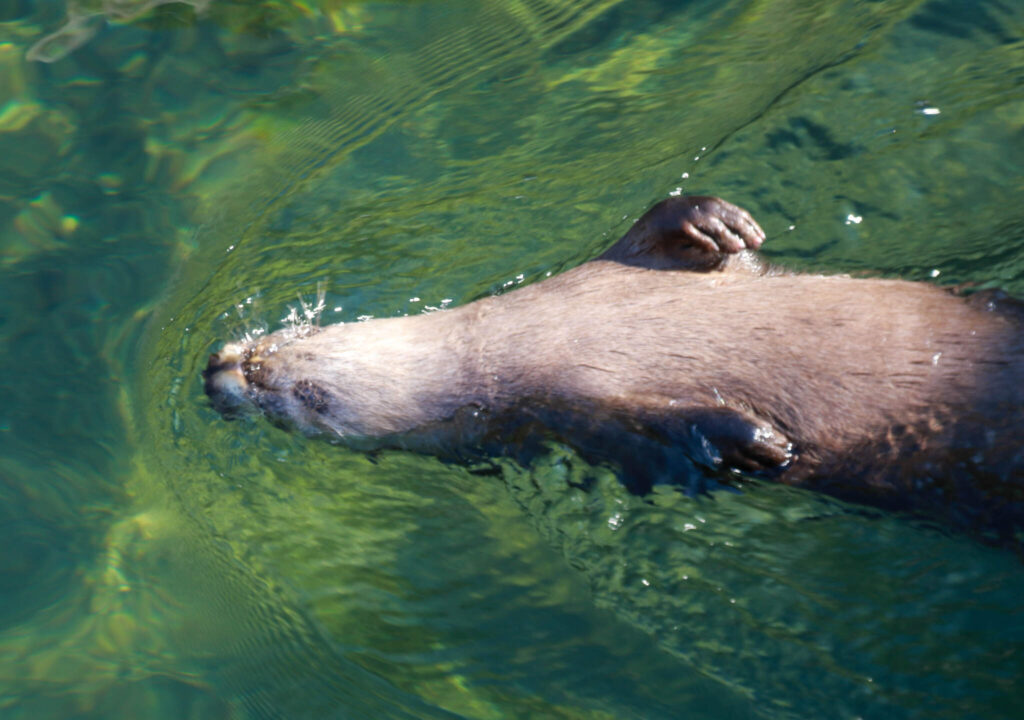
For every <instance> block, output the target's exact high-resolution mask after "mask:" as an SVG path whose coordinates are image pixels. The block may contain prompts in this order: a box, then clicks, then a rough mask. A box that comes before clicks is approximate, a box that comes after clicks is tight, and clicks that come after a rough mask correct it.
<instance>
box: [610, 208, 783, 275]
mask: <svg viewBox="0 0 1024 720" xmlns="http://www.w3.org/2000/svg"><path fill="white" fill-rule="evenodd" d="M764 240H765V234H764V230H762V229H761V227H760V226H759V225H758V224H757V223H756V222H755V221H754V218H752V217H751V216H750V213H748V212H747V211H746V210H744V209H743V208H741V207H737V206H736V205H733V204H732V203H729V202H726V201H725V200H722V199H720V198H716V197H709V196H688V197H670V198H666V199H665V200H662V201H661V202H660V203H658V204H657V205H655V206H654V207H652V208H651V209H650V210H648V211H647V212H646V213H644V215H643V216H642V217H641V218H640V219H639V220H637V221H636V224H634V225H633V227H632V228H630V230H629V232H627V233H626V234H625V235H624V236H623V237H622V238H621V239H620V240H619V241H618V242H617V243H615V245H613V246H612V247H611V248H610V249H609V250H608V251H607V252H605V253H604V254H603V255H601V256H600V258H599V259H602V260H614V261H616V262H621V263H624V264H626V265H638V266H642V267H648V268H651V269H669V268H678V269H690V270H711V269H721V268H722V267H724V265H725V262H726V261H727V259H728V257H729V256H730V255H735V254H737V253H739V252H742V251H743V250H756V249H758V248H759V247H761V244H762V243H763V242H764Z"/></svg>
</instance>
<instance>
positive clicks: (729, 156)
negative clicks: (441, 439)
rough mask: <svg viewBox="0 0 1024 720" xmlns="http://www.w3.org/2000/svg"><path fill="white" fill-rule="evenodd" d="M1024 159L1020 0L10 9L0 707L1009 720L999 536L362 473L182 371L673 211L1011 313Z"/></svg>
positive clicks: (412, 471) (1020, 281) (364, 467)
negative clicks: (976, 296)
mask: <svg viewBox="0 0 1024 720" xmlns="http://www.w3.org/2000/svg"><path fill="white" fill-rule="evenodd" d="M104 13H106V15H104ZM1022 170H1024V6H1022V5H1021V3H1019V2H1016V1H1015V0H973V1H968V0H933V1H931V2H922V1H920V0H915V1H911V0H903V1H898V0H892V1H889V2H868V1H866V0H861V1H854V0H848V1H841V0H817V1H813V0H803V1H798V0H750V1H747V2H740V1H739V0H732V1H731V2H711V1H710V0H705V1H693V2H655V1H653V0H630V1H629V2H615V1H614V0H580V1H578V2H569V1H568V0H501V1H495V2H491V3H481V2H469V1H455V0H452V1H449V2H440V1H432V0H418V1H415V2H414V1H411V0H410V1H408V2H393V3H374V2H367V3H357V2H342V1H341V0H336V1H334V2H331V1H330V0H324V1H323V2H321V3H319V4H317V3H314V2H312V0H307V1H306V2H300V1H299V0H293V1H292V2H285V1H284V0H278V1H277V2H270V1H268V2H262V3H258V4H257V3H243V2H228V1H227V0H210V2H207V3H203V2H192V3H178V2H167V3H148V2H144V1H143V0H138V1H133V0H116V2H113V1H111V2H106V3H104V2H101V1H100V0H79V2H73V3H72V2H69V3H68V4H67V5H65V4H64V3H60V2H31V1H30V0H0V171H2V172H0V290H2V292H0V355H2V363H0V366H2V367H3V368H4V369H5V373H4V374H3V376H2V377H0V393H2V395H0V396H2V398H3V401H2V402H0V716H2V717H3V718H4V719H5V720H6V719H7V718H12V719H18V720H20V719H21V718H33V719H35V718H40V717H55V718H71V717H73V718H89V719H92V718H143V717H144V718H169V719H170V718H174V719H177V718H203V719H205V718H327V717H338V718H348V717H352V718H446V717H468V718H487V719H490V718H518V717H521V718H538V717H543V718H549V717H550V718H600V719H604V718H754V717H756V718H822V717H829V718H833V717H838V718H856V717H862V718H950V719H957V720H959V719H962V718H1013V717H1020V716H1021V713H1022V710H1021V708H1024V691H1022V690H1021V689H1020V680H1021V678H1024V600H1022V599H1021V598H1024V571H1022V565H1021V561H1020V558H1019V557H1017V556H1016V555H1014V554H1013V553H1012V552H1010V551H1007V550H999V549H993V548H988V547H985V546H982V545H980V544H978V543H977V542H975V541H973V540H971V539H969V538H965V537H962V536H959V535H956V534H952V533H948V532H946V531H945V530H944V529H942V528H936V527H931V526H929V525H928V524H926V523H922V522H920V521H916V520H912V519H909V518H904V517H893V516H889V515H886V514H884V513H879V512H874V511H868V510H864V509H862V508H855V507H851V506H844V505H842V504H840V503H837V502H835V501H832V500H829V499H827V498H823V497H819V496H816V495H813V494H810V493H806V492H800V491H796V490H793V489H789V488H784V487H778V486H773V485H749V486H748V487H747V488H745V490H744V491H743V492H742V493H719V494H716V495H715V496H713V497H702V498H690V497H686V496H684V495H682V494H680V493H678V492H675V491H672V490H670V489H668V488H661V489H659V490H658V491H657V492H655V493H654V494H653V495H652V496H650V497H648V498H637V497H632V496H630V495H629V494H628V493H627V492H626V491H625V490H624V489H623V487H622V485H621V484H620V482H619V481H618V479H616V478H615V477H614V476H613V475H612V474H611V473H610V472H609V471H608V470H606V469H601V468H590V467H587V466H586V465H585V464H584V463H582V462H581V461H580V460H579V459H578V458H576V457H574V456H572V455H571V454H570V453H569V452H568V451H567V450H564V449H561V448H553V449H552V452H551V454H550V456H549V457H546V458H545V459H543V460H542V461H540V462H538V464H537V465H536V466H535V467H531V468H529V469H524V468H517V467H514V466H512V465H511V464H508V465H507V467H505V471H504V473H503V474H501V475H499V476H480V475H474V474H473V473H471V472H470V470H469V469H467V468H462V467H458V466H452V465H445V464H442V463H440V462H439V461H437V460H434V459H432V458H428V457H421V456H417V455H412V454H407V453H398V452H388V453H381V454H379V455H377V456H374V457H368V456H366V455H364V454H361V453H358V452H354V451H351V450H347V449H345V448H342V447H337V446H333V445H330V444H328V443H326V442H323V441H311V440H308V439H305V438H303V437H296V436H294V435H291V434H288V433H286V432H284V431H281V430H278V429H276V428H274V427H272V426H270V425H269V424H268V423H265V422H260V421H250V422H233V423H226V422H224V421H222V420H221V419H220V418H219V417H218V416H217V415H216V414H215V413H214V412H213V411H212V410H211V409H210V408H209V407H207V405H206V403H205V401H204V398H203V396H202V388H201V381H200V378H199V371H200V369H201V368H202V366H203V364H204V362H205V357H206V354H207V353H208V352H209V351H210V350H211V349H213V348H215V347H216V346H217V343H218V342H220V341H222V340H223V339H226V338H237V337H240V336H241V335H242V334H244V333H246V332H258V331H260V330H263V329H274V328H277V327H279V326H280V325H281V323H282V319H283V318H284V317H286V316H287V315H288V314H289V312H290V308H297V309H298V310H299V311H301V309H302V306H301V302H300V299H299V298H300V297H301V298H302V299H303V300H302V301H304V302H305V303H307V304H310V303H314V302H315V298H316V295H317V292H318V289H322V290H323V292H324V293H325V298H324V299H325V308H326V309H325V311H324V313H323V321H324V322H334V321H339V320H344V321H350V320H355V319H356V318H358V317H360V316H364V315H372V316H377V317H382V316H389V315H395V314H401V313H415V312H421V311H423V310H424V309H425V308H428V307H443V306H447V305H452V304H459V303H463V302H467V301H469V300H471V299H473V298H475V297H479V296H480V295H484V294H487V293H491V292H496V291H500V290H502V289H507V288H511V287H514V286H515V285H516V284H519V283H524V282H530V281H533V280H536V279H539V278H542V277H544V275H545V274H546V273H549V272H552V273H553V272H557V271H558V270H560V269H563V268H565V267H570V266H572V265H575V264H578V263H580V262H582V261H584V260H586V259H587V258H589V257H592V256H593V255H594V254H596V253H597V252H598V251H599V250H600V249H602V248H604V247H606V246H607V245H608V243H609V242H610V241H611V240H612V239H614V238H615V237H617V236H618V235H619V234H620V233H621V232H622V231H623V230H624V228H626V227H628V223H629V221H630V219H631V218H633V217H635V216H636V215H637V214H638V213H640V212H642V211H643V210H644V209H645V208H646V207H647V206H648V205H649V204H650V203H652V202H653V201H654V200H656V199H658V198H660V197H662V196H664V195H666V194H667V193H668V192H670V191H673V190H675V189H676V188H679V187H681V188H682V189H683V190H684V191H686V192H695V193H696V192H713V193H715V194H719V195H722V196H724V197H726V198H728V199H730V200H733V201H735V202H737V203H739V204H741V205H744V206H746V207H748V208H749V209H750V210H751V211H752V212H753V214H754V215H755V216H756V217H757V218H759V219H760V221H761V223H762V225H763V226H764V227H765V229H766V230H767V232H768V235H769V241H768V245H767V249H766V251H767V254H768V255H769V256H770V257H771V258H772V259H773V260H775V261H778V262H781V263H785V264H787V265H789V266H791V267H796V268H799V269H807V270H811V269H824V270H827V271H830V272H854V273H862V272H868V273H872V274H885V275H898V276H902V277H907V278H912V279H922V280H933V281H935V282H940V283H950V284H953V283H961V282H972V283H976V284H979V285H983V286H998V287H1002V288H1005V289H1008V290H1010V291H1011V292H1014V293H1016V294H1018V295H1024V203H1022V202H1021V198H1022V197H1024V193H1022V191H1024V172H1022ZM766 302H770V298H766ZM859 351H860V350H859V348H853V347H851V348H850V352H859ZM581 481H586V482H581ZM579 485H586V486H589V489H588V490H586V491H584V490H581V489H579V487H577V486H579Z"/></svg>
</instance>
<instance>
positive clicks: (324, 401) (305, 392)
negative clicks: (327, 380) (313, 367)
mask: <svg viewBox="0 0 1024 720" xmlns="http://www.w3.org/2000/svg"><path fill="white" fill-rule="evenodd" d="M292 396H293V397H294V398H295V399H296V400H298V401H299V402H300V403H302V404H303V406H305V407H306V408H307V409H309V410H312V411H314V412H316V413H318V414H320V415H323V414H324V413H325V412H327V410H328V409H329V406H330V400H331V394H330V393H329V392H327V391H326V390H324V389H323V388H322V387H320V386H319V385H317V384H316V383H314V382H312V381H310V380H299V381H298V382H297V383H295V384H294V385H292Z"/></svg>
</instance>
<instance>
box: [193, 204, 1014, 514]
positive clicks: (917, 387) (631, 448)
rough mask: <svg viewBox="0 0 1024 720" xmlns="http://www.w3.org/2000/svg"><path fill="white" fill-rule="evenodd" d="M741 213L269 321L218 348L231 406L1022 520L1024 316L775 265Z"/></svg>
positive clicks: (653, 219) (220, 399)
mask: <svg viewBox="0 0 1024 720" xmlns="http://www.w3.org/2000/svg"><path fill="white" fill-rule="evenodd" d="M764 239H765V235H764V232H763V231H762V230H761V228H760V227H759V226H758V225H757V223H756V222H755V221H754V220H753V218H751V216H750V215H749V214H748V213H747V212H746V211H745V210H742V209H741V208H738V207H736V206H735V205H732V204H730V203H727V202H725V201H723V200H720V199H718V198H713V197H670V198H668V199H666V200H663V201H662V202H660V203H658V204H657V205H655V206H654V207H653V208H651V209H650V210H649V211H648V212H647V213H646V214H645V215H644V216H643V217H641V218H640V220H638V221H637V222H636V223H635V224H634V225H633V226H632V228H630V230H629V231H628V232H627V233H626V234H625V235H624V236H623V237H622V238H621V239H620V240H619V241H618V242H616V243H615V245H613V246H612V247H611V248H610V249H609V250H607V251H606V252H605V253H603V254H602V255H600V256H599V257H597V258H596V259H594V260H592V261H590V262H587V263H584V264H583V265H581V266H579V267H577V268H575V269H573V270H570V271H568V272H565V273H562V274H560V275H558V276H555V277H552V278H550V279H547V280H544V281H543V282H539V283H536V284H534V285H531V286H527V287H524V288H522V289H518V290H516V291H514V292H510V293H508V294H505V295H500V296H495V297H487V298H484V299H481V300H477V301H476V302H473V303H470V304H468V305H465V306H462V307H458V308H455V309H451V310H446V311H443V312H435V313H431V314H425V315H417V316H414V317H401V318H389V319H379V320H371V321H368V322H360V323H349V324H339V325H333V326H330V327H326V328H322V329H321V328H311V329H306V330H305V331H298V330H295V329H289V330H282V331H278V332H276V333H273V334H271V335H268V336H266V337H263V338H260V339H259V340H258V341H256V342H254V343H250V344H245V343H230V344H227V345H225V346H224V347H223V349H222V350H221V351H220V352H219V353H215V354H213V355H211V356H210V359H209V364H208V366H207V368H206V370H205V371H204V373H203V376H204V378H205V388H206V393H207V394H208V395H209V396H210V398H211V400H212V402H213V405H214V407H216V408H217V409H219V410H220V411H221V412H223V413H225V414H226V415H229V416H230V415H231V414H232V413H234V412H237V411H238V410H239V409H240V408H241V407H243V406H245V405H255V406H257V407H259V408H260V409H262V410H263V412H265V413H266V414H267V415H269V416H271V417H272V418H274V419H277V420H279V421H284V422H287V423H288V424H291V425H294V426H297V427H299V428H302V429H303V430H305V431H307V432H310V431H314V432H315V431H320V432H324V433H327V434H329V435H330V436H332V437H340V438H344V439H345V440H346V441H348V442H354V443H356V444H359V443H362V442H366V441H367V440H373V441H374V443H375V444H377V445H392V446H395V445H397V446H403V447H413V448H416V449H421V450H422V449H427V450H432V451H438V452H441V451H442V448H443V449H444V450H443V451H444V452H448V451H449V450H451V449H452V448H458V447H470V446H473V447H490V448H495V447H496V448H498V449H499V451H511V452H515V451H516V449H517V448H522V447H525V446H526V445H529V443H530V438H531V437H535V436H536V435H537V434H538V433H548V434H550V435H554V436H555V437H557V438H560V439H563V440H565V441H566V442H569V443H571V444H572V445H573V446H574V447H576V448H577V450H578V451H580V452H581V453H582V454H584V455H585V456H588V457H590V458H594V459H597V460H610V461H614V462H615V463H617V464H618V465H619V466H620V467H621V468H622V469H623V475H624V478H625V480H626V481H627V482H628V483H629V484H630V485H631V487H633V488H634V489H635V490H637V491H639V492H643V491H644V490H646V489H648V488H649V487H650V485H651V483H653V482H658V481H662V480H666V479H672V477H673V475H674V474H678V470H679V466H680V463H681V462H696V463H698V464H702V465H708V466H712V467H717V468H719V469H722V470H726V471H744V472H747V473H755V474H760V475H763V476H767V477H771V478H773V479H776V480H778V481H781V482H785V483H790V484H795V485H803V486H809V487H813V488H816V489H820V490H823V491H825V492H828V493H830V494H832V495H835V496H839V497H842V498H844V499H849V500H855V501H860V502H867V503H870V504H875V505H882V506H888V507H898V508H909V509H915V510H924V511H926V512H929V513H931V514H933V515H939V516H942V517H943V518H946V519H949V520H952V521H954V522H955V523H956V524H959V525H967V526H971V527H976V528H982V529H987V530H991V529H993V528H997V529H998V531H999V532H1004V533H1005V532H1012V531H1013V528H1021V527H1024V524H1022V523H1021V522H1020V521H1021V520H1022V518H1024V450H1022V443H1021V438H1022V437H1024V432H1022V431H1024V422H1022V420H1024V410H1022V408H1024V362H1022V357H1024V355H1022V352H1021V351H1022V346H1024V333H1022V332H1021V329H1022V321H1024V314H1022V313H1021V311H1020V310H1019V307H1018V305H1017V304H1016V303H1014V302H1013V301H1011V300H1007V299H1004V298H999V297H997V296H995V295H991V294H978V295H975V296H972V297H969V298H964V297H959V296H957V295H955V294H953V293H951V292H949V291H947V290H943V289H940V288H938V287H934V286H931V285H928V284H924V283H914V282H906V281H900V280H881V279H852V278H849V277H828V276H822V275H801V274H790V273H785V272H782V271H779V270H777V269H773V268H769V267H768V266H766V265H765V264H764V263H763V262H761V261H760V260H759V259H758V258H757V257H756V255H755V254H754V252H753V251H754V250H756V249H757V248H758V247H760V245H761V243H762V242H763V241H764Z"/></svg>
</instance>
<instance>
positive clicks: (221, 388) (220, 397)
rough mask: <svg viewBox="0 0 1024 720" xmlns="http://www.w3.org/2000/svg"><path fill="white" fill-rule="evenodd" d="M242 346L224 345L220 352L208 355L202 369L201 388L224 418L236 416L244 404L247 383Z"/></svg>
mask: <svg viewBox="0 0 1024 720" xmlns="http://www.w3.org/2000/svg"><path fill="white" fill-rule="evenodd" d="M242 359H243V353H242V348H241V347H240V346H238V345H234V344H228V345H225V346H224V347H223V348H222V349H221V351H220V352H217V353H213V354H212V355H210V360H209V362H207V364H206V369H205V370H203V380H204V385H203V388H204V389H205V390H206V394H207V395H208V396H209V398H210V403H211V404H212V405H213V407H214V409H215V410H217V412H219V413H220V414H221V415H223V416H224V417H225V418H226V419H229V420H230V419H231V418H234V417H237V416H238V415H239V414H240V411H241V410H242V408H243V407H244V406H245V404H246V399H247V392H246V391H247V389H248V387H249V383H248V382H247V381H246V379H245V373H243V372H242Z"/></svg>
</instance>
